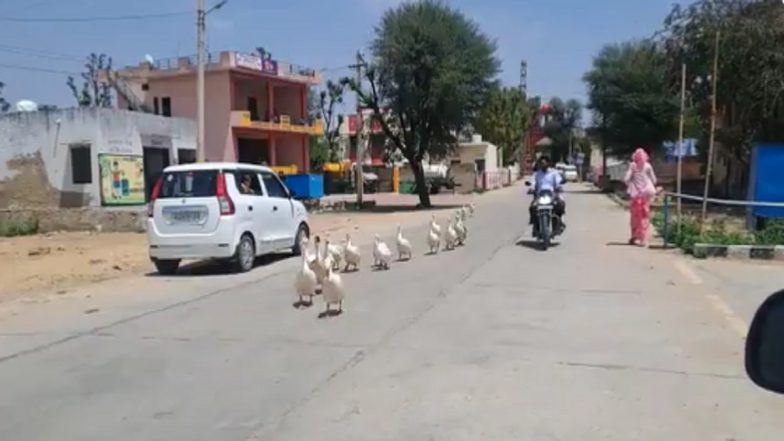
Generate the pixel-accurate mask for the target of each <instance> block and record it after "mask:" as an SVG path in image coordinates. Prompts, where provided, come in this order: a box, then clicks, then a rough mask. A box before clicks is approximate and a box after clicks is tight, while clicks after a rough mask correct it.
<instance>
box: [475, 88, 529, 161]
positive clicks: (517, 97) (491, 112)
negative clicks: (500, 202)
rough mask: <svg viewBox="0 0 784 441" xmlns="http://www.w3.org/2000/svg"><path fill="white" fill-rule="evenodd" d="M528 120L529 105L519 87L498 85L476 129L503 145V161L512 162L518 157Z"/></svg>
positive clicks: (482, 112) (497, 143) (490, 139)
mask: <svg viewBox="0 0 784 441" xmlns="http://www.w3.org/2000/svg"><path fill="white" fill-rule="evenodd" d="M528 119H529V112H528V106H527V104H526V102H525V98H524V97H523V94H522V93H520V90H519V89H517V88H511V87H504V88H501V87H498V88H495V89H493V90H492V92H491V93H490V96H489V97H488V98H487V101H486V102H485V104H484V106H482V109H481V110H480V111H479V117H478V118H477V122H476V129H477V131H478V132H479V133H480V134H481V135H482V136H483V137H484V138H485V139H486V140H487V141H489V142H491V143H493V144H495V145H497V146H499V147H501V151H502V152H503V158H504V163H506V164H509V163H513V162H515V161H516V159H517V154H516V153H517V152H518V150H519V149H520V147H521V146H522V144H523V131H524V129H525V128H526V127H527V125H528Z"/></svg>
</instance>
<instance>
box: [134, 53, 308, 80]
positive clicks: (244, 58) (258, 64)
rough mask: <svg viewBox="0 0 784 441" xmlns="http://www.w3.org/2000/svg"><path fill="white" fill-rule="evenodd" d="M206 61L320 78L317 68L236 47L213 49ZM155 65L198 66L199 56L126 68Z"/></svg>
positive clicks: (290, 77)
mask: <svg viewBox="0 0 784 441" xmlns="http://www.w3.org/2000/svg"><path fill="white" fill-rule="evenodd" d="M205 63H206V65H207V67H208V68H243V69H248V70H254V71H257V72H259V73H262V74H264V75H269V76H275V77H280V78H284V79H287V80H290V81H297V82H303V83H307V84H312V85H316V84H318V83H319V82H320V81H321V78H320V75H319V73H318V72H317V71H316V70H315V69H311V68H308V67H305V66H300V65H297V64H293V63H288V62H285V61H278V60H271V59H263V58H261V57H260V56H259V54H255V53H253V54H248V53H242V52H236V51H220V52H210V53H208V54H206V59H205ZM138 68H141V69H152V70H155V71H164V72H166V71H190V70H194V69H196V56H195V55H190V56H182V57H173V58H161V59H159V60H155V61H154V62H153V63H152V64H149V63H147V62H144V63H141V64H140V65H139V66H138V67H129V68H127V70H134V69H138Z"/></svg>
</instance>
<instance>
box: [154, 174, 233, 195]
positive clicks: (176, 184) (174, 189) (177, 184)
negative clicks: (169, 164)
mask: <svg viewBox="0 0 784 441" xmlns="http://www.w3.org/2000/svg"><path fill="white" fill-rule="evenodd" d="M217 178H218V171H217V170H194V171H183V172H173V173H165V174H164V175H163V180H162V185H161V192H160V193H159V195H158V197H159V198H161V199H167V198H187V197H190V198H203V197H209V196H215V184H216V181H217Z"/></svg>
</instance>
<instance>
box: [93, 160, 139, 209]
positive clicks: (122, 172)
mask: <svg viewBox="0 0 784 441" xmlns="http://www.w3.org/2000/svg"><path fill="white" fill-rule="evenodd" d="M98 167H99V173H100V178H101V180H100V183H101V205H104V206H112V205H144V202H145V201H144V158H143V157H142V156H127V155H98Z"/></svg>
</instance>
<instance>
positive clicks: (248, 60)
mask: <svg viewBox="0 0 784 441" xmlns="http://www.w3.org/2000/svg"><path fill="white" fill-rule="evenodd" d="M234 61H235V63H237V67H244V68H247V69H253V70H261V57H257V56H255V55H248V54H241V53H239V52H237V53H235V54H234Z"/></svg>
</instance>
